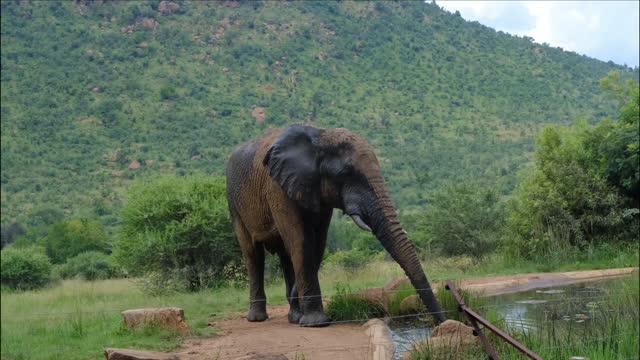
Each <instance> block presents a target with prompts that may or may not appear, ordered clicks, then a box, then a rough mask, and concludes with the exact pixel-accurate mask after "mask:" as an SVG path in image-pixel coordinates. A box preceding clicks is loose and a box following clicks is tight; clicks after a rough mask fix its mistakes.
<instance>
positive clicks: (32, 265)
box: [0, 246, 51, 290]
mask: <svg viewBox="0 0 640 360" xmlns="http://www.w3.org/2000/svg"><path fill="white" fill-rule="evenodd" d="M0 269H1V270H0V271H1V274H2V275H1V278H2V280H1V282H2V286H3V287H4V286H6V287H9V288H12V289H18V290H30V289H38V288H41V287H44V286H46V285H47V284H49V283H50V282H51V262H50V261H49V258H48V257H47V255H45V253H44V250H43V249H42V248H40V247H35V246H34V247H29V248H13V247H11V246H10V247H8V248H6V249H4V250H2V256H1V266H0Z"/></svg>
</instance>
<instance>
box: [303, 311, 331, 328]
mask: <svg viewBox="0 0 640 360" xmlns="http://www.w3.org/2000/svg"><path fill="white" fill-rule="evenodd" d="M329 323H330V321H329V317H328V316H327V314H325V313H324V312H322V311H313V312H308V313H307V312H306V313H304V315H302V317H301V318H300V322H299V324H300V326H304V327H322V326H329Z"/></svg>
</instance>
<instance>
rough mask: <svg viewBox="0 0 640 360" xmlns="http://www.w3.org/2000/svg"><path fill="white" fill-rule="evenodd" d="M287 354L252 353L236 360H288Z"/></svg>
mask: <svg viewBox="0 0 640 360" xmlns="http://www.w3.org/2000/svg"><path fill="white" fill-rule="evenodd" d="M288 359H289V358H288V357H287V356H286V355H285V354H280V353H257V352H251V353H249V354H247V355H245V356H242V357H239V358H236V359H235V360H288Z"/></svg>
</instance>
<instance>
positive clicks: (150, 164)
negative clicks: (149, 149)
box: [144, 160, 153, 166]
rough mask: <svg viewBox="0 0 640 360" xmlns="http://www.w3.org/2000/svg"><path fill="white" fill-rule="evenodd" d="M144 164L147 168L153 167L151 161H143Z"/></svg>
mask: <svg viewBox="0 0 640 360" xmlns="http://www.w3.org/2000/svg"><path fill="white" fill-rule="evenodd" d="M144 164H145V165H147V166H153V160H145V161H144Z"/></svg>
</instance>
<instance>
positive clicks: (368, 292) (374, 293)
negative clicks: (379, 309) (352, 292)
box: [357, 287, 389, 311]
mask: <svg viewBox="0 0 640 360" xmlns="http://www.w3.org/2000/svg"><path fill="white" fill-rule="evenodd" d="M357 296H359V297H361V298H363V299H366V300H369V301H371V302H376V303H380V304H382V306H383V307H384V310H385V311H388V310H389V308H388V303H389V301H388V299H387V297H386V296H385V292H384V290H383V289H382V288H379V287H378V288H370V289H365V290H362V291H359V292H358V293H357Z"/></svg>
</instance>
